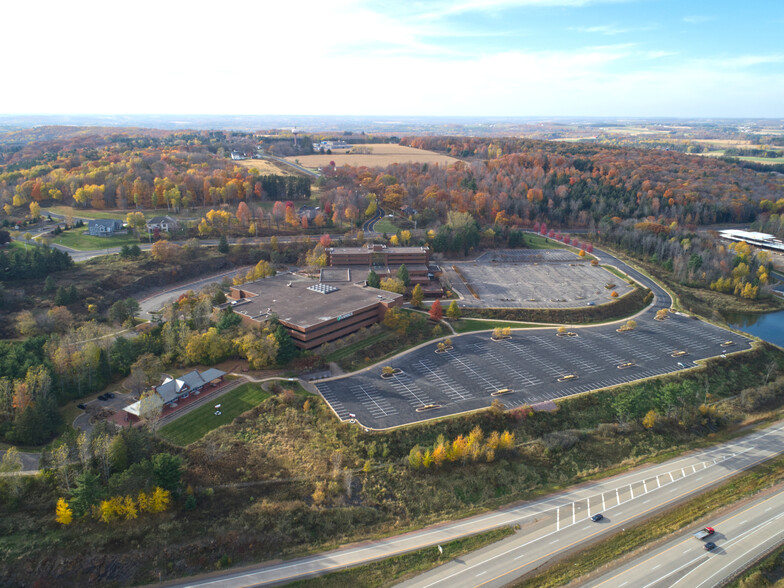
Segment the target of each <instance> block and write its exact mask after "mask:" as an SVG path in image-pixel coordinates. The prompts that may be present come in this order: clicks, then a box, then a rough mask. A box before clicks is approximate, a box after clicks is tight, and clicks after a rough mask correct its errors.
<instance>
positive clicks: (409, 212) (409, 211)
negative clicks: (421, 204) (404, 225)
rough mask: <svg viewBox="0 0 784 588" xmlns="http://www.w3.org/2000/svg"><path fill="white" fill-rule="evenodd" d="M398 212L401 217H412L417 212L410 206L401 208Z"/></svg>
mask: <svg viewBox="0 0 784 588" xmlns="http://www.w3.org/2000/svg"><path fill="white" fill-rule="evenodd" d="M400 212H402V213H403V216H414V215H415V214H416V213H417V211H416V210H414V209H413V208H411V207H410V206H403V207H402V208H401V209H400Z"/></svg>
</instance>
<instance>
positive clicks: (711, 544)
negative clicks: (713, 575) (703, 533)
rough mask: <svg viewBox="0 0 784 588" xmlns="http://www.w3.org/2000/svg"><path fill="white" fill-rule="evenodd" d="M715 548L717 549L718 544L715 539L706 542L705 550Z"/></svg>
mask: <svg viewBox="0 0 784 588" xmlns="http://www.w3.org/2000/svg"><path fill="white" fill-rule="evenodd" d="M714 549H716V544H715V543H714V542H713V541H708V542H707V543H706V544H705V551H713V550H714Z"/></svg>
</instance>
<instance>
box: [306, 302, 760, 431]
mask: <svg viewBox="0 0 784 588" xmlns="http://www.w3.org/2000/svg"><path fill="white" fill-rule="evenodd" d="M637 323H638V326H637V328H636V329H635V330H633V331H629V332H625V333H618V332H616V329H617V328H618V325H617V324H616V325H603V326H599V327H583V328H579V327H576V328H572V329H571V331H573V332H575V333H577V334H578V336H577V337H558V336H557V335H556V331H555V329H531V330H521V331H516V332H513V334H512V336H511V338H510V339H507V340H505V341H493V340H491V338H490V333H472V334H467V335H462V336H458V337H453V342H454V349H453V350H452V351H449V352H446V353H442V354H439V353H435V349H436V345H435V344H433V345H428V346H425V347H423V348H421V349H418V350H415V351H412V352H410V353H408V354H406V355H404V356H401V357H399V358H397V359H396V360H393V361H392V362H391V363H390V364H389V365H392V366H393V367H395V368H399V369H401V370H403V372H404V373H402V374H398V375H397V376H395V377H392V378H390V379H386V380H385V379H382V378H381V366H378V367H376V368H373V369H372V370H368V371H366V372H362V373H359V374H355V375H352V376H350V377H346V378H342V379H336V380H331V381H324V382H318V383H316V384H315V385H316V386H317V388H318V389H319V391H320V392H321V394H322V396H323V397H324V399H325V400H326V401H327V402H328V403H329V404H330V406H331V407H332V409H333V410H334V411H335V413H336V414H337V415H338V417H339V418H340V419H341V420H350V419H352V418H354V419H356V420H357V421H358V422H359V424H361V425H362V426H364V427H367V428H371V429H386V428H391V427H397V426H400V425H404V424H409V423H414V422H418V421H423V420H427V419H432V418H437V417H441V416H446V415H451V414H457V413H460V412H464V411H468V410H474V409H479V408H484V407H487V406H489V405H490V404H491V403H492V401H493V400H495V399H496V398H497V399H498V400H500V401H501V402H503V404H504V405H505V406H506V407H507V408H514V407H516V406H520V405H522V404H534V403H537V402H542V401H545V400H553V399H556V398H562V397H565V396H571V395H573V394H579V393H582V392H587V391H589V390H595V389H599V388H605V387H608V386H613V385H616V384H622V383H625V382H630V381H633V380H639V379H642V378H647V377H651V376H657V375H661V374H665V373H669V372H676V371H679V370H682V369H686V368H688V367H693V366H694V363H693V362H694V361H695V360H698V359H704V358H707V357H713V356H717V355H721V354H722V353H724V352H733V351H740V350H745V349H748V348H749V344H750V343H751V340H750V339H748V338H746V337H742V336H740V335H737V334H735V333H731V332H729V331H726V330H724V329H721V328H719V327H716V326H714V325H711V324H708V323H705V322H703V321H700V320H696V319H693V318H689V317H685V316H679V315H675V314H670V315H669V317H668V318H667V319H666V320H665V321H656V320H654V319H653V312H652V311H649V312H647V313H645V314H644V315H642V316H640V317H638V318H637ZM728 340H732V341H733V344H732V345H730V346H727V347H722V346H721V344H722V343H724V342H725V341H728ZM674 351H685V352H686V355H684V356H679V357H672V355H671V354H672V353H673V352H674ZM627 362H633V363H634V365H633V366H631V367H627V368H625V369H619V368H618V366H619V365H621V364H624V363H627ZM565 375H575V376H577V378H576V379H572V380H568V381H563V382H558V379H559V378H561V377H563V376H565ZM505 388H508V389H510V390H511V392H510V393H507V394H503V395H501V396H495V397H494V396H491V394H492V393H493V392H496V391H498V390H501V389H505ZM426 405H436V406H438V408H432V409H429V410H424V411H421V412H418V411H417V408H420V409H421V408H422V407H423V406H426ZM352 415H354V416H352Z"/></svg>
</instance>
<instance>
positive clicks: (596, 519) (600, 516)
mask: <svg viewBox="0 0 784 588" xmlns="http://www.w3.org/2000/svg"><path fill="white" fill-rule="evenodd" d="M602 519H604V515H603V514H602V513H597V514H595V515H593V516H592V517H591V520H592V521H593V522H594V523H598V522H599V521H601V520H602Z"/></svg>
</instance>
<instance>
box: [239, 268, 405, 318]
mask: <svg viewBox="0 0 784 588" xmlns="http://www.w3.org/2000/svg"><path fill="white" fill-rule="evenodd" d="M321 283H330V282H321ZM316 284H319V281H318V280H312V279H309V278H303V277H301V276H297V275H295V274H278V275H276V276H273V277H271V278H263V279H261V280H256V281H254V282H248V283H247V284H242V285H241V286H233V288H236V289H238V290H245V291H247V292H252V293H253V294H256V295H257V296H256V297H254V298H249V299H246V300H245V301H244V302H240V303H238V304H235V305H232V306H233V308H234V312H236V313H237V314H240V315H245V316H248V317H250V318H252V319H254V320H257V321H264V320H266V319H267V318H268V317H269V315H270V314H276V315H278V318H279V319H280V320H281V321H283V322H286V323H289V324H291V325H296V326H297V327H300V328H303V329H307V328H309V327H313V326H315V325H318V324H321V323H323V322H326V321H329V320H333V319H336V318H338V317H339V316H342V315H346V314H350V313H353V312H356V311H359V310H361V309H363V308H366V307H368V306H370V305H372V304H376V303H378V302H393V301H395V300H397V299H398V298H401V296H402V295H401V294H395V293H394V292H387V291H386V290H378V289H376V288H370V287H362V286H358V285H356V284H353V283H347V282H331V284H332V285H333V286H335V288H336V290H334V291H333V292H330V293H327V294H323V293H321V292H316V291H313V290H309V289H308V287H310V286H315V285H316Z"/></svg>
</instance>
